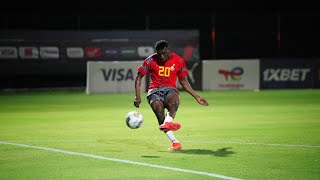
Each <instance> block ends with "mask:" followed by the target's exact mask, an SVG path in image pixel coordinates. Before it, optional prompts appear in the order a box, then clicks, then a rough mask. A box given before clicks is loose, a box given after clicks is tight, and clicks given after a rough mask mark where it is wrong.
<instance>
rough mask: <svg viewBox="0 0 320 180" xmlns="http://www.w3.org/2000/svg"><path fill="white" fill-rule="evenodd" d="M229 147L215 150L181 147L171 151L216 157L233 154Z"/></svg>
mask: <svg viewBox="0 0 320 180" xmlns="http://www.w3.org/2000/svg"><path fill="white" fill-rule="evenodd" d="M230 149H231V147H227V148H221V149H218V150H216V151H214V150H208V149H181V150H178V151H172V152H173V153H184V154H199V155H212V156H218V157H228V156H229V155H231V154H235V152H234V151H231V150H230Z"/></svg>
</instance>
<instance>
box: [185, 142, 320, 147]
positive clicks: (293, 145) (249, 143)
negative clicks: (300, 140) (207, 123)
mask: <svg viewBox="0 0 320 180" xmlns="http://www.w3.org/2000/svg"><path fill="white" fill-rule="evenodd" d="M184 142H191V143H214V144H241V145H263V146H282V147H302V148H320V146H313V145H303V144H266V143H251V142H233V141H184Z"/></svg>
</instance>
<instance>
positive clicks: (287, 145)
mask: <svg viewBox="0 0 320 180" xmlns="http://www.w3.org/2000/svg"><path fill="white" fill-rule="evenodd" d="M96 141H97V140H95V139H70V140H63V139H33V140H10V142H96ZM183 142H191V143H213V144H241V145H263V146H283V147H302V148H320V146H317V145H303V144H267V143H251V142H236V141H201V140H200V141H188V140H185V141H183Z"/></svg>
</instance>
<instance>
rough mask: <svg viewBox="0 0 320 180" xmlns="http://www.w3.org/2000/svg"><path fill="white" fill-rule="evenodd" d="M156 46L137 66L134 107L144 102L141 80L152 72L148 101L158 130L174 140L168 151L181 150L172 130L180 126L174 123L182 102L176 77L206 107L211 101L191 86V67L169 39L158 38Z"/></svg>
mask: <svg viewBox="0 0 320 180" xmlns="http://www.w3.org/2000/svg"><path fill="white" fill-rule="evenodd" d="M155 49H156V53H154V54H152V55H150V56H149V57H147V58H146V59H145V60H144V61H143V63H142V65H141V66H139V67H138V68H137V69H138V73H137V75H136V78H135V98H134V106H136V107H137V108H139V105H140V103H141V96H140V87H141V80H142V78H143V77H144V76H145V75H146V74H147V73H150V77H151V82H150V85H149V88H148V93H147V100H148V103H149V104H150V107H151V108H152V110H153V112H154V114H155V115H156V117H157V119H158V123H159V125H160V126H159V129H160V130H161V131H163V132H164V133H165V134H166V135H167V137H168V138H169V139H170V140H171V142H172V146H171V147H170V148H169V150H180V149H182V146H181V144H180V142H179V141H178V140H177V139H176V138H175V136H174V135H173V132H172V131H176V130H178V129H180V127H181V125H180V124H179V123H174V122H172V121H173V119H174V117H175V116H176V112H177V110H178V107H179V104H180V96H179V91H178V88H177V86H176V82H177V78H178V79H179V83H180V84H181V86H182V87H183V88H184V89H185V90H186V91H187V92H188V93H189V94H190V95H191V96H193V97H194V98H195V99H196V101H197V102H198V103H199V104H201V105H203V106H208V105H209V104H208V102H207V101H206V100H205V99H204V98H202V97H201V96H199V95H198V94H197V93H196V92H195V91H194V90H193V88H192V87H191V85H190V83H189V82H188V79H187V75H188V70H187V67H186V64H185V62H184V60H183V59H182V58H181V57H180V56H179V55H177V54H176V53H173V52H171V51H170V48H169V44H168V42H167V41H165V40H160V41H158V42H157V43H156V44H155ZM165 109H167V112H165Z"/></svg>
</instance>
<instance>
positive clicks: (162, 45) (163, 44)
mask: <svg viewBox="0 0 320 180" xmlns="http://www.w3.org/2000/svg"><path fill="white" fill-rule="evenodd" d="M168 46H169V44H168V42H167V41H166V40H160V41H158V42H156V44H155V45H154V48H156V51H158V50H161V49H163V48H165V47H168Z"/></svg>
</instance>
